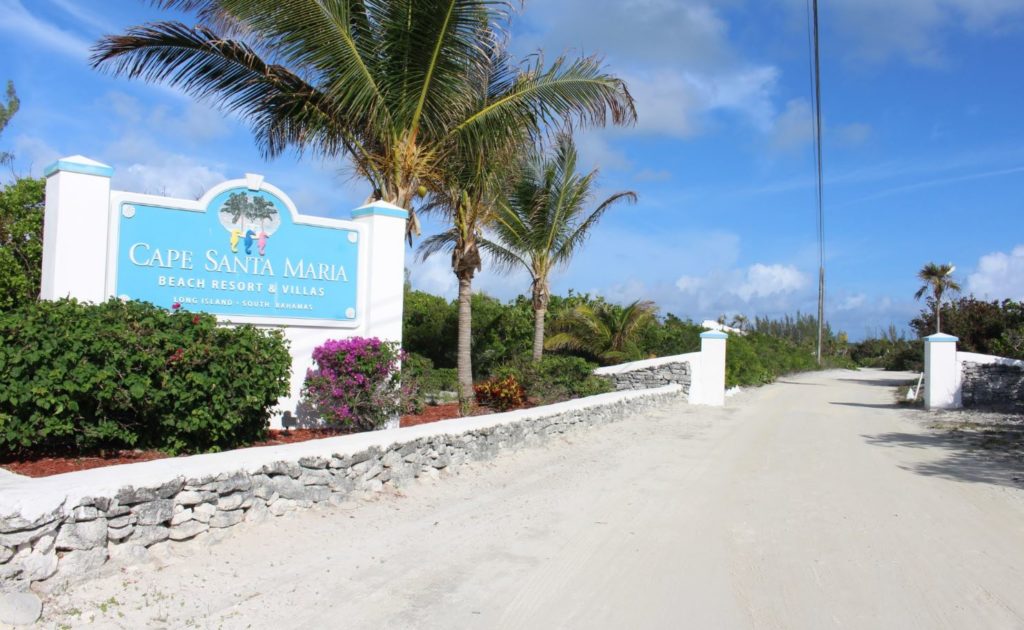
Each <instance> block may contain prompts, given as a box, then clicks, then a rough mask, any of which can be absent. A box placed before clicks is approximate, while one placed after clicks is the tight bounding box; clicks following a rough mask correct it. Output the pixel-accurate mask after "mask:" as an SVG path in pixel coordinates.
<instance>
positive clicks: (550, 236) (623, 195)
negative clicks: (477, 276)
mask: <svg viewBox="0 0 1024 630" xmlns="http://www.w3.org/2000/svg"><path fill="white" fill-rule="evenodd" d="M577 157H578V156H577V153H576V146H575V145H574V144H573V141H572V137H571V136H570V135H568V134H562V135H560V136H559V138H558V140H557V143H556V145H555V148H554V152H553V153H552V154H551V155H550V156H549V155H545V154H544V153H543V152H539V151H538V152H535V153H534V154H533V155H531V156H529V157H528V158H527V159H526V160H525V165H524V166H523V168H522V169H521V171H520V173H518V177H517V180H516V182H515V183H514V184H513V185H512V190H511V192H510V193H509V194H508V195H507V197H506V198H505V199H504V200H503V203H501V204H499V206H498V209H497V210H496V212H495V217H494V222H493V225H494V227H493V230H494V237H495V238H493V239H484V240H483V241H482V244H483V247H484V250H485V251H487V252H488V253H489V254H491V255H492V256H493V257H494V260H495V261H496V262H497V263H498V264H499V265H501V266H502V267H504V268H505V269H506V270H511V269H514V268H517V267H522V268H523V269H525V270H526V271H527V273H529V274H530V280H531V297H532V300H533V312H534V333H533V360H534V361H540V359H541V356H542V355H543V353H544V319H545V315H546V314H547V310H548V303H549V301H550V299H551V285H550V277H551V272H552V270H554V269H557V268H559V267H565V266H567V265H568V264H569V261H570V260H572V257H573V255H575V254H576V253H577V252H578V251H579V250H580V248H581V247H582V246H583V243H584V242H585V241H586V239H587V236H588V235H589V234H590V230H591V229H592V228H593V227H594V226H595V225H597V222H598V221H599V220H600V219H601V216H602V215H603V214H604V213H605V211H606V210H608V208H610V207H612V206H613V205H615V204H616V203H617V202H619V201H632V202H635V201H636V193H635V192H632V191H625V192H617V193H615V194H613V195H610V196H609V197H607V198H606V199H604V200H603V201H601V202H600V203H599V204H597V207H596V208H594V209H593V210H589V211H588V210H587V206H588V205H589V204H590V201H591V198H592V197H593V193H594V190H593V189H594V187H595V181H596V179H597V175H598V171H597V169H595V170H593V171H591V172H589V173H587V174H586V175H581V174H580V173H578V172H577V171H576V166H577Z"/></svg>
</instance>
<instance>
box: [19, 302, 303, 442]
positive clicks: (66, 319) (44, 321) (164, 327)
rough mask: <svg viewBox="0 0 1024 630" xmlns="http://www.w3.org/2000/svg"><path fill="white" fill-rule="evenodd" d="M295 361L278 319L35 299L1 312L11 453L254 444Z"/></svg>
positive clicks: (131, 304) (133, 304) (137, 304)
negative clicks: (223, 318)
mask: <svg viewBox="0 0 1024 630" xmlns="http://www.w3.org/2000/svg"><path fill="white" fill-rule="evenodd" d="M290 367H291V357H290V356H289V354H288V351H287V347H286V345H285V341H284V337H283V335H282V334H281V333H280V332H279V331H264V330H259V329H257V328H255V327H252V326H237V327H233V328H225V327H219V326H217V321H216V318H215V317H214V316H212V315H205V314H193V313H188V312H184V311H176V312H168V311H166V310H164V309H161V308H157V307H156V306H153V305H151V304H146V303H142V302H121V301H120V300H109V301H107V302H104V303H103V304H97V305H91V304H81V303H78V302H76V301H74V300H61V301H57V302H34V303H30V304H27V305H24V306H22V307H20V308H17V309H14V310H10V311H5V312H2V313H0V457H4V458H7V457H13V456H24V455H40V454H47V453H58V454H61V455H67V454H79V453H81V454H87V453H96V452H100V451H103V450H106V449H114V450H117V449H124V448H143V449H159V450H162V451H164V452H167V453H171V454H175V453H186V452H188V453H195V452H203V451H216V450H222V449H229V448H234V447H237V446H241V445H244V444H248V443H251V442H253V441H256V440H259V439H260V438H262V437H263V436H264V435H265V432H266V428H267V424H268V418H269V415H270V409H271V408H272V407H273V406H274V405H276V404H277V400H278V398H279V397H281V396H284V395H285V394H287V393H288V380H289V374H290Z"/></svg>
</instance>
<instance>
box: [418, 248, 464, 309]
mask: <svg viewBox="0 0 1024 630" xmlns="http://www.w3.org/2000/svg"><path fill="white" fill-rule="evenodd" d="M450 260H451V259H450V257H449V256H448V254H446V253H444V252H440V253H437V254H434V255H433V256H431V257H430V258H427V259H426V260H422V261H421V260H420V259H419V257H418V256H416V254H415V252H412V251H407V252H406V267H408V268H409V281H410V282H411V283H412V287H413V288H414V289H416V290H418V291H426V292H427V293H433V294H434V295H440V296H442V297H445V298H447V299H449V300H452V299H455V297H456V295H457V294H458V291H459V284H458V282H457V281H456V279H455V274H454V273H452V265H451V262H450Z"/></svg>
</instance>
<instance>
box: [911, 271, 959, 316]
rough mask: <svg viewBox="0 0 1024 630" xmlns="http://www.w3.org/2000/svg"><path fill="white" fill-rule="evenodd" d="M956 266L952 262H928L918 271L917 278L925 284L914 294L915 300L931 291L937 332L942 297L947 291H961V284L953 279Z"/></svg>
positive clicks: (930, 299)
mask: <svg viewBox="0 0 1024 630" xmlns="http://www.w3.org/2000/svg"><path fill="white" fill-rule="evenodd" d="M954 271H956V267H954V266H953V264H952V263H948V264H945V265H937V264H935V263H931V262H930V263H928V264H927V265H925V266H924V267H921V271H918V272H917V278H918V280H920V281H921V282H923V283H924V284H923V285H921V288H920V289H918V290H917V293H915V294H914V299H915V300H920V299H921V298H922V297H923V296H924V295H925V294H926V293H928V292H929V291H931V293H932V295H931V297H930V298H929V301H930V302H931V303H932V308H934V309H935V332H936V333H939V332H940V330H939V327H940V323H941V320H940V318H941V311H942V298H943V296H944V295H945V294H946V293H959V292H960V285H959V284H957V282H956V280H954V279H953V272H954Z"/></svg>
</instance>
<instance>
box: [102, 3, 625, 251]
mask: <svg viewBox="0 0 1024 630" xmlns="http://www.w3.org/2000/svg"><path fill="white" fill-rule="evenodd" d="M154 3H155V4H157V5H158V6H160V7H162V8H165V9H177V10H182V11H187V12H191V13H193V14H194V16H195V18H196V20H197V22H198V23H197V24H196V25H195V26H187V25H185V24H183V23H181V22H177V21H161V22H153V23H148V24H144V25H141V26H134V27H131V28H129V29H128V30H127V31H126V32H125V33H124V34H122V35H108V36H106V37H104V38H103V39H101V40H100V41H99V42H98V43H97V44H96V46H95V48H94V54H93V57H92V63H93V66H94V67H98V68H102V69H105V70H109V71H111V72H112V73H113V74H115V75H119V76H127V77H129V78H140V79H144V80H147V81H151V82H162V83H166V84H169V85H172V86H176V87H179V88H181V89H183V90H185V91H186V92H188V93H190V94H192V95H193V96H195V97H196V98H202V99H206V100H208V101H209V102H212V103H214V104H216V105H218V106H220V107H221V108H222V109H223V110H225V111H229V112H232V113H235V114H237V115H238V116H240V117H241V118H243V119H244V120H247V121H248V122H249V124H250V126H251V127H252V131H253V134H254V135H255V138H256V141H257V144H258V146H259V148H260V149H261V150H262V152H263V153H264V154H265V155H266V156H268V157H273V156H277V155H280V154H281V153H283V152H284V151H286V150H287V149H289V148H294V149H297V150H298V151H300V152H301V151H308V152H310V153H312V154H314V155H317V156H321V157H325V158H338V157H347V158H349V159H350V160H351V163H352V166H353V168H354V170H355V173H356V174H357V175H359V176H361V177H364V178H365V179H366V180H367V181H368V182H369V183H370V185H371V187H372V190H373V194H372V195H371V198H379V199H384V200H386V201H389V202H391V203H394V204H397V205H398V206H400V207H402V208H405V209H407V210H409V211H410V212H412V211H413V210H414V208H413V200H414V198H415V197H416V195H417V192H418V190H419V188H420V187H421V186H424V185H425V186H426V187H428V188H429V189H439V188H441V184H443V183H444V182H445V181H446V180H447V170H448V169H447V166H446V165H447V164H448V163H449V160H451V159H452V157H453V155H455V154H457V153H458V152H459V151H460V148H463V147H466V146H472V147H474V148H475V149H478V150H480V152H481V153H480V154H481V155H483V156H489V155H491V154H493V153H494V152H495V151H500V150H501V149H502V148H504V147H506V146H507V144H508V142H509V140H510V139H512V140H516V141H518V139H519V138H521V137H522V135H523V134H524V133H525V134H526V135H528V136H531V137H534V138H539V137H541V136H542V135H543V134H544V132H545V129H546V126H547V125H548V124H550V123H561V122H575V123H579V124H604V123H605V121H606V120H608V119H610V120H611V121H612V122H614V123H616V124H620V123H629V122H631V121H633V120H634V119H635V116H636V112H635V109H634V106H633V100H632V98H631V97H630V95H629V92H628V91H627V89H626V86H625V84H624V83H623V82H622V81H621V80H620V79H618V78H616V77H614V76H611V75H609V74H607V73H605V71H604V70H603V68H602V64H601V62H600V60H599V59H598V58H596V57H584V58H579V59H574V60H570V59H567V58H565V57H559V58H557V59H556V60H555V61H554V62H553V63H551V64H550V65H545V64H544V61H543V59H542V58H541V57H540V56H539V55H538V56H535V57H533V58H532V61H530V62H529V63H528V64H527V65H526V66H525V67H519V66H517V65H515V64H513V63H511V61H510V60H509V58H508V56H507V55H505V54H504V47H505V45H506V43H507V37H506V25H507V23H508V20H509V17H510V14H511V9H512V4H511V3H509V2H494V1H486V0H381V1H374V2H369V1H367V0H332V1H330V2H325V1H317V0H154ZM409 227H410V230H411V231H412V232H418V222H417V219H416V216H415V214H412V215H411V217H410V225H409Z"/></svg>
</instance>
